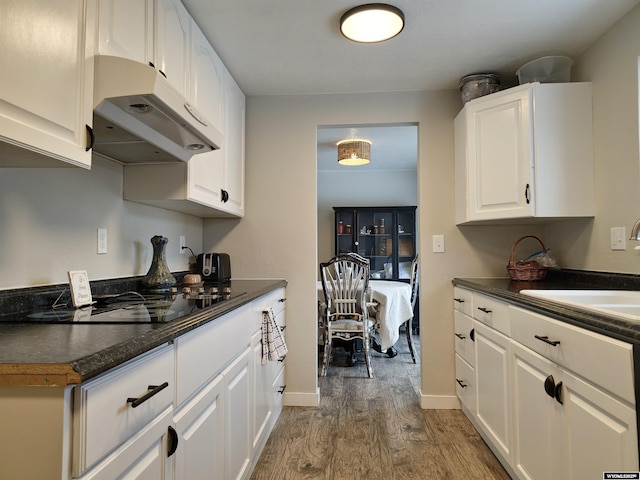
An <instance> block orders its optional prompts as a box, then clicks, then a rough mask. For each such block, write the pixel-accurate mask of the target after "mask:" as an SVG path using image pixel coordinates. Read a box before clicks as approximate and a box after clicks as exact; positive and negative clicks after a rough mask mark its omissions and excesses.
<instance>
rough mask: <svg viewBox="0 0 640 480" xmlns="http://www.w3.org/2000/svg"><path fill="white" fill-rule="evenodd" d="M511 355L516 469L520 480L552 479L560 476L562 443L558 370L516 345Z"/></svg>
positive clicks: (514, 344) (514, 343)
mask: <svg viewBox="0 0 640 480" xmlns="http://www.w3.org/2000/svg"><path fill="white" fill-rule="evenodd" d="M511 351H512V355H513V357H512V360H513V394H514V398H515V401H514V407H513V420H514V448H513V465H514V469H515V470H516V471H517V473H518V476H520V477H521V478H526V479H537V478H539V479H552V478H554V477H555V476H556V475H557V474H558V472H556V471H555V468H556V465H558V462H559V460H560V458H559V457H558V455H559V453H560V446H561V443H562V441H561V439H560V425H559V422H557V416H558V411H559V410H560V408H559V407H560V405H559V404H557V403H556V401H555V399H554V393H555V382H556V381H558V367H557V365H555V364H554V363H553V362H550V361H549V360H547V359H545V358H544V357H541V356H540V355H537V354H536V353H535V352H532V351H531V350H529V349H528V348H525V347H523V346H521V345H520V344H519V343H517V342H513V344H512V346H511ZM545 386H546V388H545ZM547 390H548V392H547ZM586 478H588V477H586Z"/></svg>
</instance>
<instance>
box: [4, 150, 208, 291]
mask: <svg viewBox="0 0 640 480" xmlns="http://www.w3.org/2000/svg"><path fill="white" fill-rule="evenodd" d="M122 173H123V172H122V166H121V165H118V164H116V163H114V162H111V161H109V160H105V159H104V158H102V157H100V156H97V155H94V158H93V166H92V169H91V170H84V169H80V168H59V169H54V168H44V169H43V168H34V169H22V168H4V169H0V245H1V246H2V248H0V273H1V275H0V290H3V289H9V288H21V287H32V286H38V285H49V284H56V283H67V282H68V278H67V271H68V270H86V271H87V273H88V275H89V280H98V279H105V278H114V277H126V276H132V275H144V274H146V273H147V271H148V269H149V266H150V265H151V258H152V256H153V247H152V245H151V242H150V239H151V237H153V236H154V235H163V236H165V237H167V238H168V239H169V243H168V244H167V263H168V265H169V268H170V269H171V270H172V271H183V270H187V269H188V268H189V265H188V257H189V256H188V255H180V254H179V251H178V250H179V249H178V245H179V243H178V239H179V236H180V235H185V236H186V243H187V245H189V246H190V247H191V248H192V249H193V250H194V251H195V252H198V251H200V250H201V248H202V219H200V218H196V217H193V216H190V215H183V214H179V213H175V212H169V211H167V210H162V209H159V208H155V207H149V206H146V205H140V204H137V203H132V202H127V201H125V200H123V199H122ZM98 227H106V228H107V232H108V234H107V237H108V253H107V254H106V255H98V254H97V253H96V252H97V250H96V249H97V229H98Z"/></svg>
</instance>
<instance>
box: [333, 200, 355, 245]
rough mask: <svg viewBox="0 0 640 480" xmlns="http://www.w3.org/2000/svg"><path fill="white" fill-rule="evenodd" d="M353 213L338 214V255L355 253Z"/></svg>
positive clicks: (350, 211) (349, 211) (343, 212)
mask: <svg viewBox="0 0 640 480" xmlns="http://www.w3.org/2000/svg"><path fill="white" fill-rule="evenodd" d="M353 225H354V223H353V211H352V210H346V211H339V212H336V255H337V254H338V253H349V252H355V251H356V250H355V248H354V243H353V242H354V239H353V231H354V227H353Z"/></svg>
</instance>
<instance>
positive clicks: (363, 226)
mask: <svg viewBox="0 0 640 480" xmlns="http://www.w3.org/2000/svg"><path fill="white" fill-rule="evenodd" d="M356 217H357V222H356V224H357V226H358V231H357V242H358V253H359V254H360V255H362V256H363V257H365V258H368V259H369V268H370V271H371V275H372V276H373V277H379V278H387V276H386V275H385V268H387V270H389V269H392V268H393V267H392V264H393V251H394V239H393V225H394V222H393V211H391V210H389V211H384V210H359V211H357V213H356Z"/></svg>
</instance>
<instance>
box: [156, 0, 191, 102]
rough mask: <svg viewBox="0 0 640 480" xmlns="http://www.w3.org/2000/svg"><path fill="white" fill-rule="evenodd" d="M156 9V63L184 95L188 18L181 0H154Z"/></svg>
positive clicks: (187, 68) (186, 71)
mask: <svg viewBox="0 0 640 480" xmlns="http://www.w3.org/2000/svg"><path fill="white" fill-rule="evenodd" d="M155 8H156V12H155V36H156V37H155V38H156V44H155V55H154V57H155V60H156V61H155V66H156V67H157V68H158V70H159V71H160V72H161V73H162V74H163V75H164V76H165V77H166V79H167V80H168V81H169V83H170V84H171V86H173V87H174V88H175V89H176V90H177V91H178V92H180V93H181V94H182V95H183V96H184V97H185V98H187V93H188V87H187V85H188V83H187V82H188V75H189V68H190V65H189V58H190V55H189V35H190V33H189V32H190V28H191V17H190V15H189V12H187V10H186V9H185V8H184V5H182V3H181V2H180V0H156V7H155Z"/></svg>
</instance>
